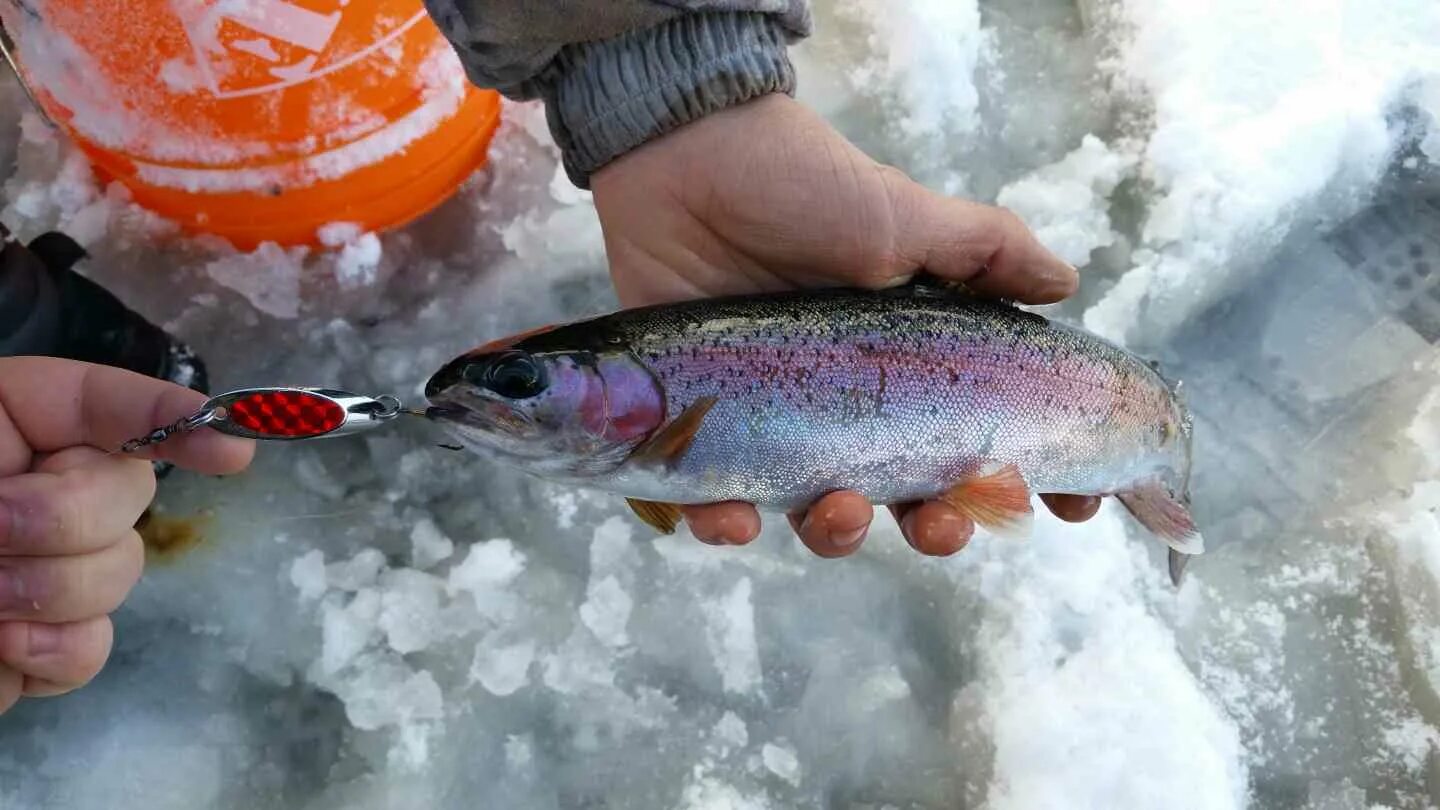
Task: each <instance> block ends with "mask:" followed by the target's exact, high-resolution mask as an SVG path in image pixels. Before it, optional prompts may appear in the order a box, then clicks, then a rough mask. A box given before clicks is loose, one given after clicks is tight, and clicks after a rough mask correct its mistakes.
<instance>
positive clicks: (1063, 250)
mask: <svg viewBox="0 0 1440 810" xmlns="http://www.w3.org/2000/svg"><path fill="white" fill-rule="evenodd" d="M1136 161H1137V157H1136V155H1135V154H1134V153H1133V152H1130V151H1126V148H1125V147H1124V146H1121V147H1120V148H1118V149H1112V148H1111V147H1109V146H1107V145H1106V144H1105V142H1104V141H1102V140H1100V139H1099V138H1097V137H1095V136H1094V135H1086V136H1085V138H1084V139H1083V140H1082V141H1081V142H1080V146H1079V147H1077V148H1076V149H1075V151H1073V152H1071V153H1070V154H1068V155H1066V156H1065V158H1064V159H1062V160H1060V161H1059V162H1058V163H1053V164H1051V165H1049V166H1044V167H1042V168H1040V169H1037V170H1036V171H1034V172H1032V173H1030V174H1029V175H1026V176H1025V177H1022V178H1021V179H1019V180H1016V181H1015V182H1013V183H1011V184H1010V185H1008V186H1006V187H1005V188H1003V189H1001V191H1000V194H999V196H998V197H997V198H996V200H995V202H996V204H997V205H1001V206H1004V207H1006V208H1009V209H1010V210H1012V211H1014V212H1015V213H1016V214H1017V215H1018V216H1019V217H1020V218H1021V219H1022V220H1024V221H1025V224H1026V225H1028V226H1029V227H1030V228H1031V230H1033V231H1035V235H1036V237H1038V238H1039V239H1040V242H1041V244H1043V245H1045V246H1046V247H1047V248H1049V249H1050V250H1051V251H1053V252H1054V253H1055V254H1056V255H1057V256H1059V257H1060V258H1062V259H1064V260H1065V261H1067V262H1070V263H1071V264H1073V265H1077V266H1081V265H1084V264H1086V263H1087V262H1088V261H1089V260H1090V253H1091V252H1092V251H1094V250H1096V249H1097V248H1102V247H1108V246H1110V245H1111V244H1114V242H1115V238H1116V234H1115V232H1114V230H1112V228H1111V223H1110V214H1109V210H1108V209H1109V205H1110V199H1109V198H1110V194H1111V192H1113V191H1114V190H1115V187H1116V186H1117V185H1119V183H1120V181H1121V180H1123V179H1125V177H1126V176H1128V175H1129V174H1130V172H1131V171H1133V169H1134V168H1135V165H1136Z"/></svg>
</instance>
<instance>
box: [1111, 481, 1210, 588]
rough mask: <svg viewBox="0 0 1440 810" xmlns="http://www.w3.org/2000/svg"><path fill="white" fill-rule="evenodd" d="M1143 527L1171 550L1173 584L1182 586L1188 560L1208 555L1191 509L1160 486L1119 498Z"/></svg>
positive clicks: (1143, 487) (1142, 488) (1155, 484)
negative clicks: (1199, 555)
mask: <svg viewBox="0 0 1440 810" xmlns="http://www.w3.org/2000/svg"><path fill="white" fill-rule="evenodd" d="M1115 497H1116V498H1118V499H1119V501H1120V503H1122V504H1124V505H1125V508H1126V509H1128V510H1130V514H1132V515H1134V516H1135V519H1136V520H1138V521H1140V525H1142V526H1144V527H1145V528H1147V529H1149V530H1150V531H1152V532H1154V533H1155V534H1156V535H1158V536H1159V537H1160V539H1162V540H1164V541H1165V544H1166V545H1168V546H1170V564H1169V565H1170V581H1171V582H1173V583H1174V584H1175V585H1177V586H1178V585H1179V584H1180V578H1181V575H1182V574H1183V573H1184V570H1185V563H1186V562H1187V558H1188V557H1191V556H1194V555H1196V554H1203V553H1205V539H1204V538H1203V537H1201V536H1200V531H1199V529H1197V528H1196V527H1195V519H1194V518H1192V517H1191V516H1190V505H1189V504H1188V503H1187V502H1186V501H1185V500H1184V499H1181V498H1176V497H1174V496H1173V495H1171V494H1170V491H1169V490H1168V489H1166V488H1165V487H1164V486H1162V485H1161V484H1160V483H1158V482H1151V483H1146V484H1142V485H1140V486H1139V487H1137V488H1135V489H1133V490H1130V491H1129V492H1121V493H1119V494H1117V495H1116V496H1115Z"/></svg>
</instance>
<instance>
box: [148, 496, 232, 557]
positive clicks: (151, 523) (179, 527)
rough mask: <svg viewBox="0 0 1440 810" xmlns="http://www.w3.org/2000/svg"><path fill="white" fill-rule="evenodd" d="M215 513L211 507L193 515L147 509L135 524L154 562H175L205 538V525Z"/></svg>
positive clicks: (207, 524) (206, 525)
mask: <svg viewBox="0 0 1440 810" xmlns="http://www.w3.org/2000/svg"><path fill="white" fill-rule="evenodd" d="M213 517H214V515H213V514H211V513H210V512H208V511H205V512H201V513H199V514H197V515H193V516H191V517H169V516H166V515H157V514H155V513H154V512H153V511H151V510H149V509H147V510H145V514H143V515H141V516H140V520H139V522H137V523H136V524H135V531H137V532H139V533H140V539H141V540H144V541H145V557H146V559H147V560H149V561H152V562H174V561H175V560H178V559H179V558H181V557H183V556H185V555H186V554H187V553H189V552H190V551H193V550H194V549H195V548H196V547H198V546H200V545H202V544H203V543H204V542H205V531H204V530H205V529H206V528H207V527H208V526H209V524H210V521H211V520H212V519H213Z"/></svg>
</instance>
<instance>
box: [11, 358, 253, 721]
mask: <svg viewBox="0 0 1440 810" xmlns="http://www.w3.org/2000/svg"><path fill="white" fill-rule="evenodd" d="M204 401H205V397H204V395H202V394H200V393H197V392H195V391H191V390H189V389H186V388H181V387H179V386H176V385H172V384H170V383H166V382H160V381H158V380H153V379H150V378H148V377H142V376H140V375H138V374H132V373H130V372H128V371H122V370H119V369H114V368H109V367H105V366H94V365H89V364H86V363H77V362H72V361H68V360H56V359H51V358H43V357H17V358H0V712H4V711H6V710H7V709H9V708H10V707H11V706H12V705H14V703H15V701H16V700H18V699H19V698H20V697H21V696H22V695H23V696H27V697H48V696H52V695H58V694H62V693H64V692H68V691H70V690H72V689H75V688H77V687H79V686H82V685H84V684H85V683H87V682H89V681H90V680H91V679H92V678H94V677H95V675H96V673H98V672H99V671H100V668H101V666H103V665H104V663H105V659H106V658H108V657H109V655H110V645H111V641H112V633H113V629H112V627H111V624H110V618H109V613H110V612H111V611H113V610H114V609H115V608H116V607H117V606H118V605H119V604H120V602H121V601H122V600H123V599H124V598H125V596H126V595H127V594H128V593H129V591H130V589H131V588H132V587H133V586H134V584H135V582H136V581H137V580H138V579H139V577H140V572H141V568H142V567H143V565H144V558H145V551H144V547H143V546H142V544H141V541H140V537H139V535H137V534H136V532H135V530H134V528H133V527H134V525H135V522H136V520H137V519H138V518H139V517H140V515H141V513H142V512H143V511H144V510H145V508H146V507H147V506H148V505H149V503H150V499H151V497H152V496H153V495H154V493H155V475H154V471H153V468H152V466H151V464H150V462H149V461H146V460H143V459H157V458H164V459H165V460H167V461H171V462H174V463H175V464H177V465H179V466H181V467H185V468H188V469H192V470H196V471H199V472H203V473H208V474H224V473H233V472H237V471H239V470H241V469H243V468H244V467H245V466H246V465H248V464H249V463H250V458H251V455H252V453H253V444H252V443H251V442H249V441H244V440H240V439H235V438H231V437H228V436H224V435H221V434H219V433H215V432H213V431H204V432H200V433H195V434H193V435H189V436H183V437H177V438H176V440H175V441H172V442H168V443H165V444H163V445H157V446H155V447H148V448H146V449H145V450H144V451H143V452H142V453H139V454H136V455H131V456H118V455H115V454H114V453H113V452H109V451H112V450H113V448H115V447H118V446H119V445H120V444H121V443H122V442H124V441H125V440H126V439H129V438H130V437H132V436H135V435H139V434H143V433H146V432H147V431H149V430H150V429H151V428H152V426H154V425H157V424H169V423H171V422H174V421H175V420H176V419H179V418H180V417H182V416H185V415H188V414H190V413H193V412H194V411H195V409H196V408H197V407H198V405H199V404H200V403H203V402H204Z"/></svg>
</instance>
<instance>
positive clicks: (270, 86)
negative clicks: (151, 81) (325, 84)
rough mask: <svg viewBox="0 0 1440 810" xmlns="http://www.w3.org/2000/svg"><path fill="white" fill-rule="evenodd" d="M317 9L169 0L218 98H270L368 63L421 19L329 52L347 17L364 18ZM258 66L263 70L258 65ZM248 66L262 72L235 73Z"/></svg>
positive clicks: (340, 6)
mask: <svg viewBox="0 0 1440 810" xmlns="http://www.w3.org/2000/svg"><path fill="white" fill-rule="evenodd" d="M331 4H332V5H333V6H335V7H336V8H335V10H333V11H329V12H321V11H316V10H314V9H312V8H305V7H303V6H299V5H296V4H295V3H292V2H289V1H288V0H172V3H171V7H172V8H174V9H175V11H176V13H177V14H178V15H179V16H180V18H181V20H182V22H184V24H185V30H186V33H187V34H188V35H189V39H190V44H191V47H192V49H193V50H194V53H195V58H196V62H197V64H198V66H199V67H200V70H201V72H202V73H203V74H204V76H205V84H206V86H207V87H208V89H209V90H210V92H211V94H212V95H214V96H216V97H217V98H222V99H224V98H239V97H242V96H253V95H259V94H262V93H271V92H276V91H279V90H284V89H285V88H287V87H293V86H295V85H297V84H303V83H304V82H308V81H311V80H314V79H317V78H320V77H321V76H324V75H326V74H328V73H333V72H334V71H337V70H341V69H343V68H345V67H346V66H348V65H350V64H352V63H354V62H356V61H358V60H361V59H364V58H366V57H367V56H369V55H371V54H373V53H375V52H376V51H377V50H379V49H381V48H383V47H385V46H386V45H388V44H389V43H390V42H392V41H393V40H395V39H396V38H398V37H400V36H401V35H402V34H404V33H405V32H406V31H408V30H410V28H412V27H413V26H415V25H416V24H417V23H419V22H421V21H422V20H424V19H425V11H424V9H423V8H422V9H421V10H420V11H418V12H417V13H416V14H415V15H414V16H413V17H411V18H409V19H407V20H403V21H400V22H399V23H398V24H395V25H394V26H393V27H392V28H390V29H389V30H384V29H383V28H380V27H378V26H377V29H376V30H377V33H379V34H380V36H379V37H378V38H377V39H376V40H375V41H374V42H371V43H368V44H366V45H365V47H362V48H359V49H357V50H355V51H353V52H348V53H344V52H336V51H335V50H334V49H333V48H331V44H332V40H334V39H335V32H336V31H337V30H339V28H340V24H341V22H342V21H343V19H344V15H345V14H347V13H349V14H355V13H362V14H363V13H364V11H363V10H358V11H357V6H359V7H362V9H363V6H364V4H355V3H350V2H349V0H331ZM256 60H259V61H260V62H261V63H263V64H262V65H255V62H256ZM246 62H249V64H250V65H252V66H256V67H259V68H261V69H259V70H256V69H254V68H251V69H246V70H237V69H236V67H237V66H243V65H244V64H245V63H246Z"/></svg>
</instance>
